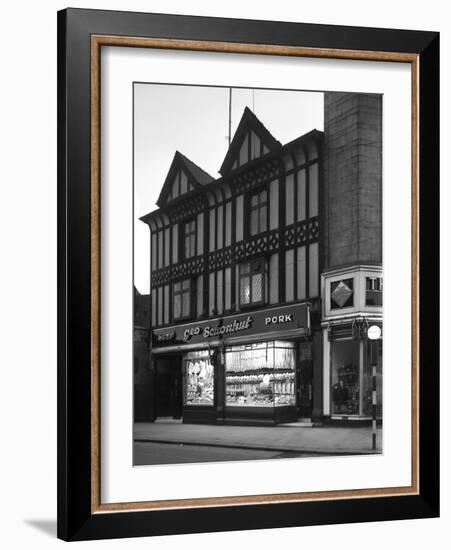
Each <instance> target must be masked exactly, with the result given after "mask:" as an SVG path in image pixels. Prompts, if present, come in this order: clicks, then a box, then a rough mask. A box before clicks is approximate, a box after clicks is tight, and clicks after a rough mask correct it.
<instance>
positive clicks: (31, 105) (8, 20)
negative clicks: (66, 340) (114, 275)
mask: <svg viewBox="0 0 451 550" xmlns="http://www.w3.org/2000/svg"><path fill="white" fill-rule="evenodd" d="M71 5H72V6H78V7H92V8H94V7H95V8H104V9H127V10H141V11H154V12H168V13H171V12H172V13H191V14H197V15H215V16H223V17H227V16H229V17H243V18H252V17H254V18H260V19H279V20H286V21H304V22H312V23H315V22H321V23H329V24H347V25H360V26H370V25H372V26H380V27H393V28H412V29H428V30H436V31H441V32H442V36H441V41H442V55H441V58H442V61H441V65H442V75H441V85H442V92H441V93H442V98H443V99H445V98H449V97H450V96H451V89H450V74H449V67H450V62H451V59H450V57H451V56H450V51H451V43H450V38H451V31H450V25H449V24H450V18H449V16H448V13H447V11H446V7H445V6H446V3H445V2H439V1H438V0H430V1H429V2H428V3H427V4H426V3H424V2H423V1H421V2H419V1H411V2H409V3H408V4H407V3H404V2H399V3H398V4H395V3H394V2H393V1H386V0H380V1H379V2H378V3H377V4H376V3H371V4H370V3H365V2H361V1H354V0H352V1H351V0H349V1H346V0H344V1H343V2H339V3H337V2H334V1H333V0H323V2H320V3H319V2H317V3H309V4H308V5H307V4H303V3H297V2H290V1H289V0H279V1H278V2H277V3H275V2H273V1H264V0H260V1H258V2H251V1H249V2H247V3H244V2H242V1H239V0H238V1H236V2H233V1H229V2H228V3H227V4H226V3H225V2H224V3H222V2H221V3H219V2H217V3H213V2H211V1H200V0H199V1H195V0H188V1H186V0H185V2H183V1H182V0H179V1H175V0H165V1H164V2H163V1H153V2H144V1H141V2H137V1H134V2H133V1H129V2H124V1H123V2H119V1H113V0H110V1H108V2H106V1H103V2H100V1H99V2H89V1H88V0H86V2H83V3H80V2H75V1H73V2H72V3H71ZM63 7H65V4H64V3H62V2H57V1H51V0H49V1H48V2H46V3H41V4H36V5H35V4H34V3H32V2H30V1H27V2H26V1H23V2H21V3H17V4H16V5H13V4H12V3H10V4H6V5H5V6H3V10H2V21H3V26H2V31H3V32H2V39H3V40H2V44H3V48H2V50H1V56H2V65H1V67H2V76H3V78H2V86H1V88H0V94H1V101H0V121H1V132H0V139H1V146H2V147H1V151H2V160H1V162H0V171H1V172H0V181H1V184H2V191H3V192H4V196H2V199H1V200H0V209H1V211H0V223H1V244H2V246H1V250H2V268H3V269H2V270H1V275H0V277H1V284H0V289H1V290H0V292H1V300H0V307H1V313H2V315H1V321H0V322H1V327H0V328H1V332H0V334H1V348H0V349H1V358H0V365H1V373H2V385H1V398H0V407H1V410H0V412H1V427H2V429H1V432H0V433H1V449H2V452H1V455H0V456H1V465H0V466H1V467H0V476H1V478H0V487H1V498H0V506H1V511H0V514H1V515H0V517H1V524H2V531H1V535H0V537H1V544H2V546H3V547H5V548H22V547H23V548H46V549H47V548H52V547H54V546H56V545H62V544H63V543H62V542H60V541H57V540H56V539H55V538H54V537H55V519H56V10H57V9H61V8H63ZM449 115H450V110H449V103H446V102H445V101H443V102H442V106H441V119H442V121H444V122H442V130H441V132H442V145H441V148H442V158H443V167H442V176H441V177H442V196H441V204H442V206H441V209H442V212H443V216H442V235H443V237H442V244H441V248H442V277H443V279H444V280H445V273H447V274H448V277H447V278H449V271H450V268H451V265H450V255H449V251H450V248H451V246H450V245H451V243H450V239H449V235H450V234H451V224H450V216H449V213H448V210H449V207H448V205H449V204H450V202H449V201H450V190H449V181H450V176H451V174H450V165H449V154H448V153H449V148H450V146H451V143H450V134H449V119H450V117H449ZM446 184H447V185H446ZM431 192H433V190H432V189H431ZM449 300H450V295H449V284H446V286H445V285H443V288H442V293H441V308H442V334H443V341H444V342H445V343H446V338H445V336H446V335H448V334H449V330H450V322H449V315H448V319H446V318H445V316H447V313H448V311H449V305H450V302H449ZM443 350H444V345H443ZM442 356H443V358H444V359H443V369H442V381H441V386H442V428H441V430H442V465H443V468H442V492H443V495H442V518H441V519H434V520H418V521H404V522H387V523H384V524H381V523H379V524H361V525H338V526H328V527H322V526H319V527H308V528H293V529H279V530H269V531H252V532H240V533H226V534H224V533H220V534H205V535H189V536H183V537H161V538H157V539H152V540H150V539H138V540H127V541H102V542H96V543H84V545H83V546H84V547H92V546H93V545H94V544H96V545H97V546H100V545H103V546H105V545H106V546H107V547H110V546H111V547H116V548H121V549H122V548H124V547H145V546H148V545H149V544H152V548H155V549H162V548H164V549H172V548H178V547H179V545H181V544H183V545H184V546H185V548H197V549H204V548H205V549H207V548H208V549H210V548H211V547H213V546H214V547H215V548H224V549H225V548H230V547H231V546H232V545H233V546H235V547H238V548H239V547H246V546H249V545H251V546H253V547H256V546H258V547H259V548H265V549H266V548H274V547H276V546H277V547H292V548H295V547H296V548H298V547H299V546H300V545H301V544H302V546H303V547H304V548H305V547H311V548H315V549H316V548H330V547H337V545H340V546H345V545H346V547H349V546H358V547H360V548H362V547H363V548H366V549H372V548H375V549H376V548H378V549H380V548H381V547H383V546H390V547H392V546H393V547H396V546H398V545H401V544H402V546H403V547H407V546H408V547H409V548H410V549H424V548H425V547H426V546H429V545H431V544H434V546H435V547H436V548H442V547H445V540H446V539H448V541H449V536H450V520H451V502H450V475H449V468H448V464H450V461H451V456H450V432H451V430H450V422H449V419H450V417H451V401H450V400H449V398H447V397H448V391H447V388H449V387H450V382H451V380H450V375H449V367H448V363H449V361H448V360H447V357H446V355H445V354H444V353H443V354H442ZM440 541H441V542H440ZM448 544H449V542H448Z"/></svg>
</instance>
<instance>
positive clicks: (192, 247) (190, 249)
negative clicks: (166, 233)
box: [182, 220, 196, 259]
mask: <svg viewBox="0 0 451 550" xmlns="http://www.w3.org/2000/svg"><path fill="white" fill-rule="evenodd" d="M182 242H183V259H186V258H192V257H193V256H195V255H196V220H190V221H188V222H185V223H184V224H182Z"/></svg>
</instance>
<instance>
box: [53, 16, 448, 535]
mask: <svg viewBox="0 0 451 550" xmlns="http://www.w3.org/2000/svg"><path fill="white" fill-rule="evenodd" d="M93 35H108V36H121V37H141V38H145V37H152V38H162V39H177V40H194V41H216V42H226V43H240V44H243V43H244V44H266V45H279V46H297V47H304V48H320V49H330V50H334V51H337V50H340V51H345V52H346V51H366V52H378V53H379V54H380V55H381V56H383V54H384V53H385V52H398V53H404V54H414V55H416V56H418V70H419V79H418V101H419V118H418V151H419V158H418V162H419V205H420V208H419V212H418V216H419V237H418V247H419V278H418V281H419V300H418V304H417V305H418V308H419V316H418V319H419V333H418V334H419V371H420V377H419V379H420V381H419V386H418V398H419V401H418V402H419V426H418V429H419V460H418V473H419V490H418V494H416V495H404V496H403V495H400V496H380V497H369V498H356V499H352V498H342V499H340V498H339V499H333V500H313V501H306V502H285V503H280V502H278V503H265V504H252V505H242V504H237V505H227V506H218V507H213V506H211V507H210V506H207V507H199V508H186V509H183V508H178V509H177V508H175V509H154V510H137V511H129V510H125V509H124V510H122V511H111V512H108V513H96V512H93V509H92V445H93V442H92V439H91V435H90V434H91V426H92V425H91V397H92V395H91V383H92V378H91V376H92V373H91V354H92V325H91V321H92V319H91V305H92V304H91V298H92V287H91V283H92V281H91V254H92V246H91V245H92V241H91V225H90V219H91V185H90V182H91V137H92V136H91V95H90V90H91V88H90V86H91V53H92V52H91V37H92V36H93ZM330 57H335V55H334V54H333V52H332V53H331V55H330ZM438 182H439V33H436V32H423V31H409V30H393V29H376V28H363V27H342V26H330V25H316V24H302V23H282V22H272V21H252V20H240V19H221V18H210V17H192V16H179V15H163V14H147V13H131V12H114V11H101V10H85V9H67V10H63V11H60V12H59V13H58V537H59V538H61V539H64V540H88V539H100V538H116V537H117V538H119V537H138V536H151V535H165V534H180V533H201V532H213V531H231V530H241V529H259V528H266V529H268V528H279V527H291V526H301V525H317V524H332V523H351V522H367V521H382V520H395V519H415V518H428V517H437V516H438V515H439V330H438V326H439V268H438V266H439V216H438V211H439V209H438V207H439V185H438Z"/></svg>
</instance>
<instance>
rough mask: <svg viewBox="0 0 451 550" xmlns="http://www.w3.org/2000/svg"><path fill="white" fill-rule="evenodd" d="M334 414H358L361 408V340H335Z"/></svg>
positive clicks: (333, 358)
mask: <svg viewBox="0 0 451 550" xmlns="http://www.w3.org/2000/svg"><path fill="white" fill-rule="evenodd" d="M331 351H332V414H343V415H358V414H359V409H360V381H359V342H358V341H355V340H344V341H342V342H333V343H332V346H331Z"/></svg>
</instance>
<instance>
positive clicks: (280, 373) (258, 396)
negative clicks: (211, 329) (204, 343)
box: [225, 341, 296, 407]
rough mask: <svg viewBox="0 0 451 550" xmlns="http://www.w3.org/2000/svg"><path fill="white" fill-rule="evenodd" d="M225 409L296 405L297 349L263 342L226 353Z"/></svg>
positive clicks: (231, 349) (236, 347)
mask: <svg viewBox="0 0 451 550" xmlns="http://www.w3.org/2000/svg"><path fill="white" fill-rule="evenodd" d="M225 367H226V406H230V407H234V406H237V407H278V406H294V405H295V386H296V383H295V382H296V380H295V378H296V375H295V345H294V344H293V343H291V342H278V341H276V342H263V343H261V344H249V345H246V346H235V347H231V348H228V349H227V350H226V352H225Z"/></svg>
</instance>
